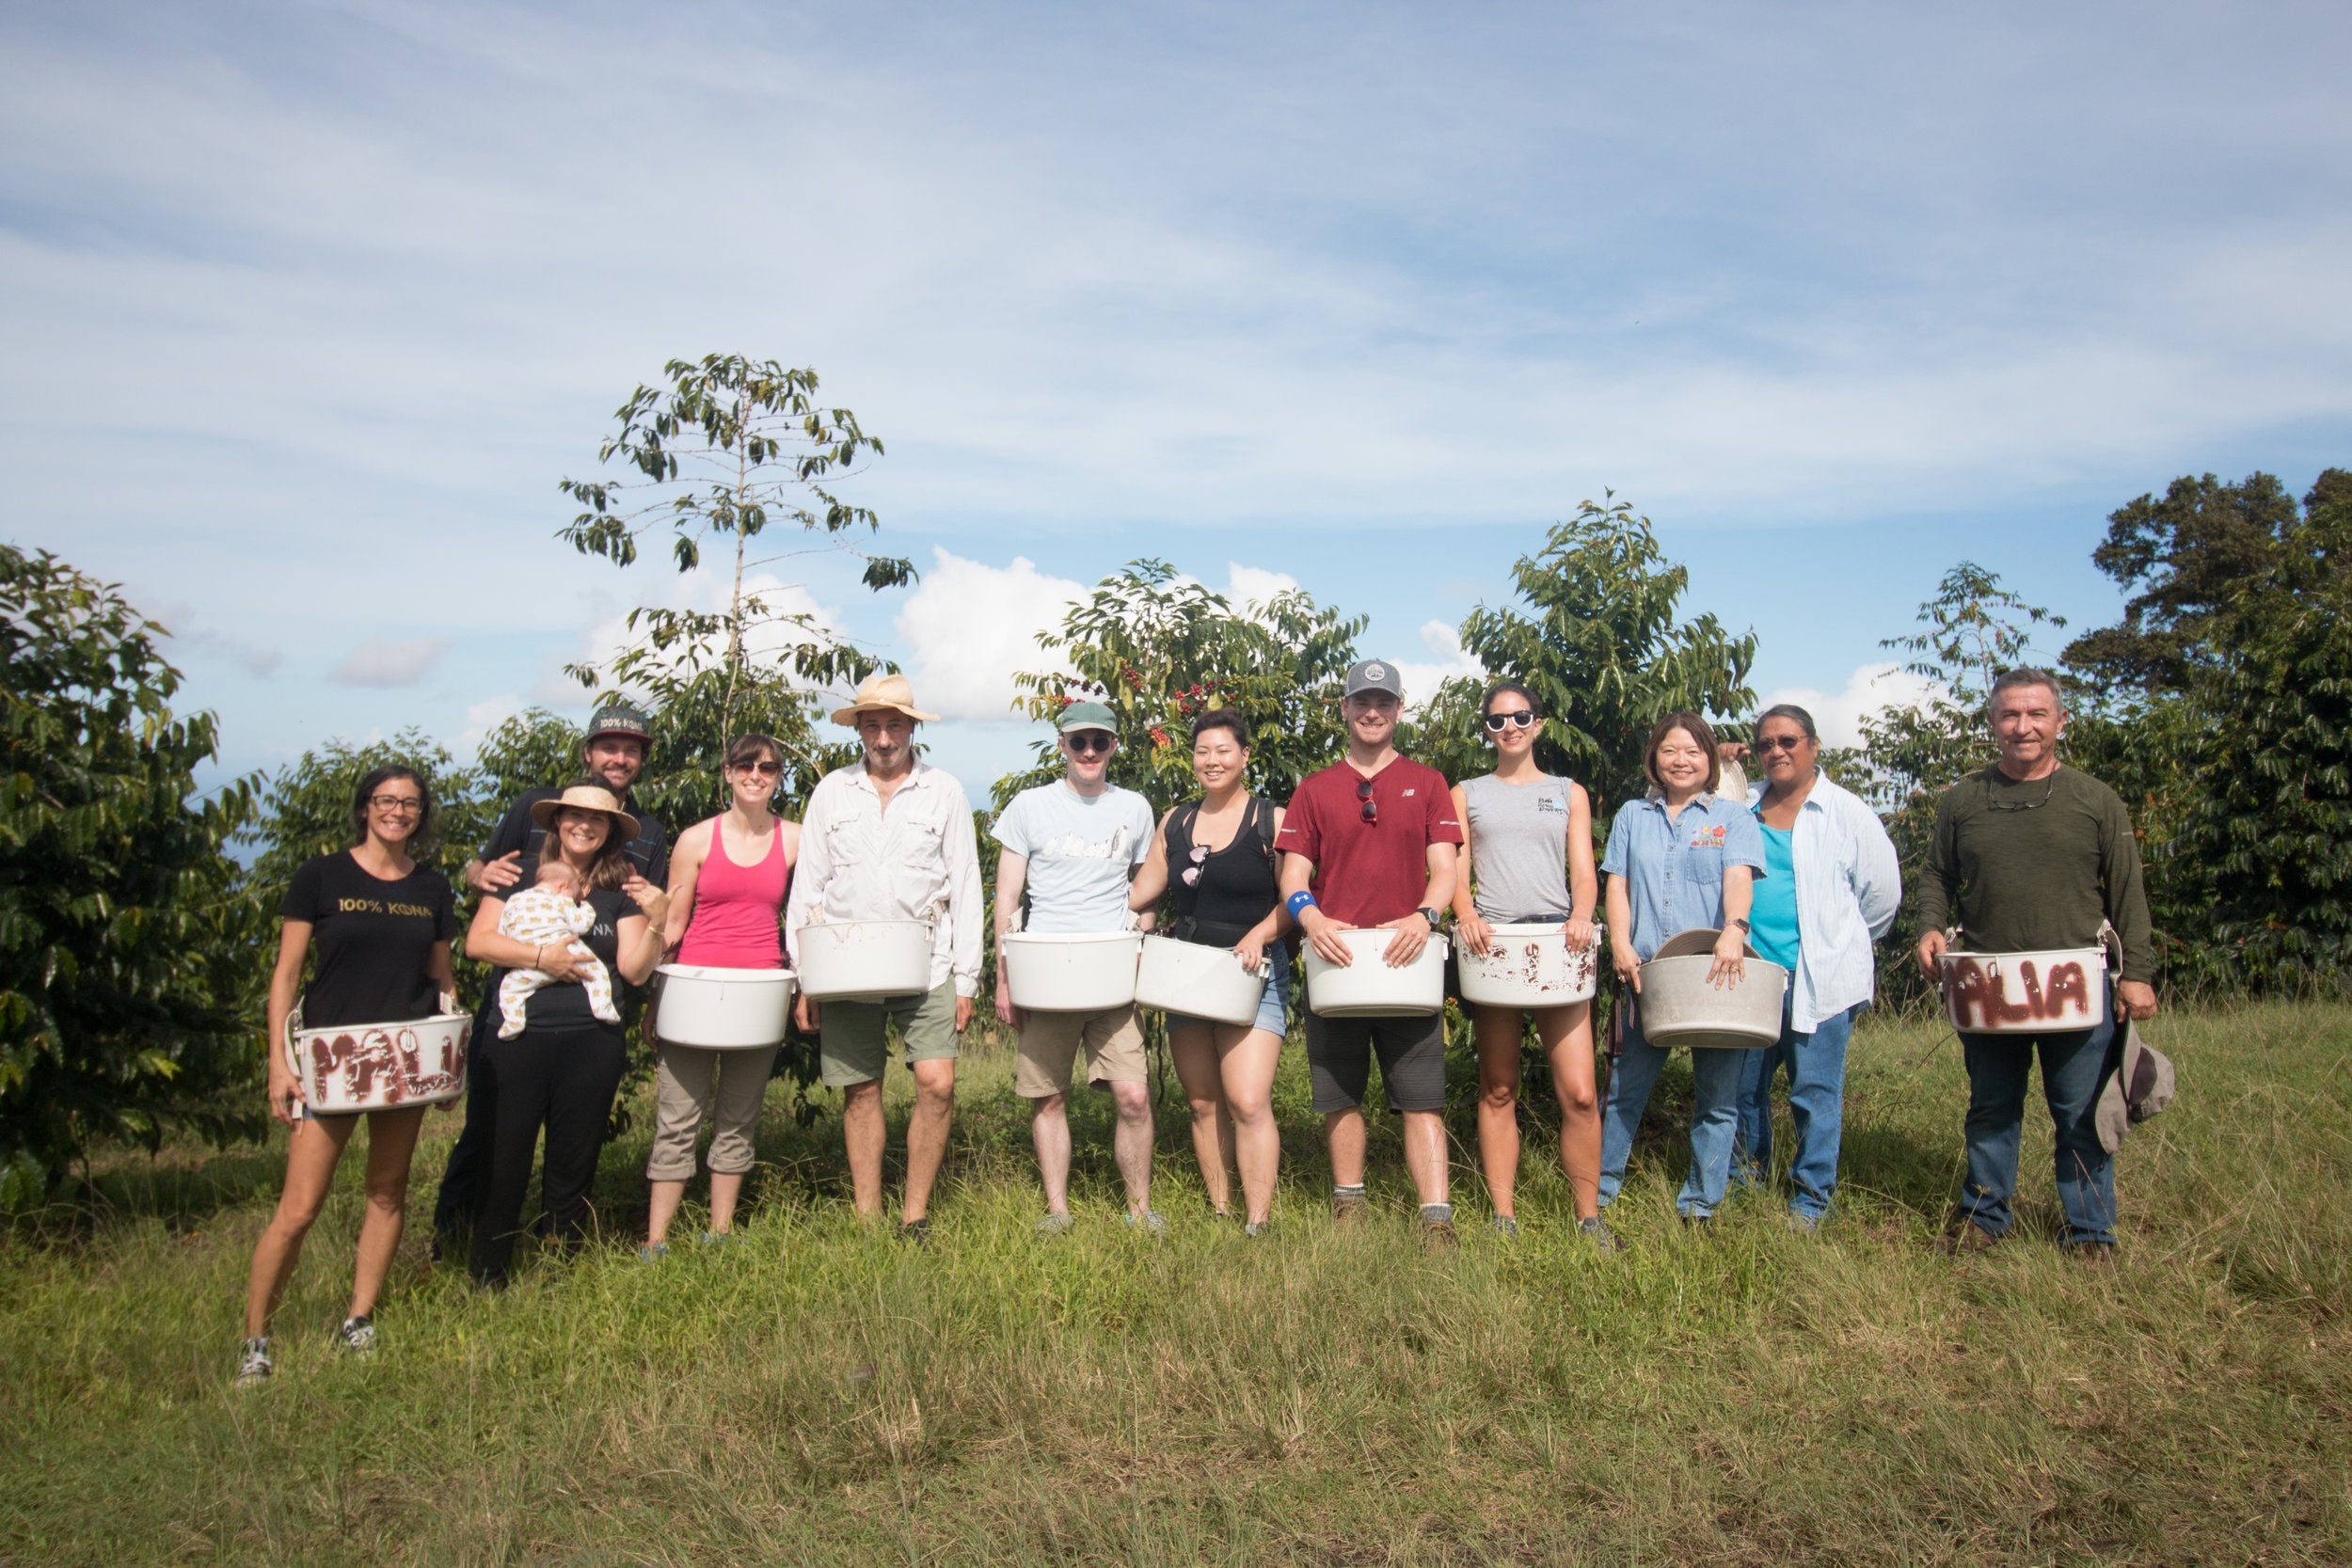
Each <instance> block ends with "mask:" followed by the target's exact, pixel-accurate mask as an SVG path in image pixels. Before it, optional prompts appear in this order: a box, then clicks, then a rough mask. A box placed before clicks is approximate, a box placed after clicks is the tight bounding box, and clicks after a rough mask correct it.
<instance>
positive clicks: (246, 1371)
mask: <svg viewBox="0 0 2352 1568" xmlns="http://www.w3.org/2000/svg"><path fill="white" fill-rule="evenodd" d="M277 1370H278V1369H277V1368H276V1367H275V1366H273V1365H271V1363H270V1358H269V1341H268V1340H267V1339H265V1338H264V1339H247V1340H246V1342H245V1359H244V1360H242V1361H240V1362H238V1363H237V1386H238V1387H240V1388H250V1387H252V1386H254V1385H255V1384H258V1383H267V1382H268V1381H269V1380H270V1377H271V1374H273V1373H274V1372H276V1371H277Z"/></svg>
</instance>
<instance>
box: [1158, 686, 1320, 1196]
mask: <svg viewBox="0 0 2352 1568" xmlns="http://www.w3.org/2000/svg"><path fill="white" fill-rule="evenodd" d="M1248 768H1249V751H1248V730H1247V728H1246V727H1245V726H1244V724H1243V721H1242V717H1241V715H1240V714H1238V713H1235V712H1234V711H1233V710H1232V708H1216V709H1213V710H1212V711H1210V712H1208V713H1204V714H1202V715H1201V716H1200V718H1199V719H1198V720H1197V721H1194V723H1193V726H1192V772H1193V777H1194V778H1196V779H1199V780H1200V788H1201V798H1200V800H1192V801H1187V802H1185V803H1184V805H1181V806H1178V807H1176V808H1175V809H1174V810H1173V811H1170V812H1169V813H1168V815H1167V816H1164V817H1162V818H1161V819H1160V827H1159V832H1156V833H1154V834H1152V848H1151V852H1150V853H1149V854H1148V855H1147V856H1146V857H1145V859H1144V863H1143V864H1142V866H1141V867H1140V868H1139V869H1137V871H1136V879H1135V885H1134V886H1133V887H1132V888H1131V889H1129V895H1128V900H1127V902H1128V907H1129V908H1131V909H1136V910H1149V909H1151V908H1152V907H1153V906H1155V905H1156V904H1158V903H1159V901H1160V897H1161V895H1162V894H1163V893H1165V894H1166V895H1168V902H1169V904H1170V906H1171V907H1172V913H1173V915H1174V920H1173V923H1172V925H1171V926H1170V927H1169V930H1168V934H1169V935H1170V936H1173V937H1176V938H1177V939H1179V940H1180V941H1184V942H1202V943H1205V944H1207V945H1210V946H1214V947H1230V948H1232V950H1233V954H1234V956H1235V957H1236V958H1240V959H1241V961H1242V963H1243V965H1244V966H1245V967H1246V968H1248V969H1252V970H1255V971H1257V972H1258V973H1260V974H1267V975H1268V976H1269V983H1268V984H1267V986H1266V988H1265V990H1264V992H1263V994H1262V995H1261V997H1260V999H1259V1004H1258V1016H1257V1018H1256V1019H1255V1020H1253V1021H1252V1022H1248V1023H1215V1022H1210V1021H1208V1020H1206V1019H1199V1018H1186V1017H1184V1016H1182V1015H1180V1014H1176V1013H1170V1014H1169V1015H1168V1055H1169V1056H1170V1057H1171V1058H1173V1059H1174V1061H1175V1064H1176V1076H1177V1079H1178V1080H1179V1081H1180V1082H1182V1083H1183V1085H1184V1097H1185V1098H1186V1099H1187V1100H1189V1101H1192V1151H1193V1154H1194V1156H1195V1157H1196V1158H1198V1159H1199V1160H1200V1180H1201V1183H1202V1185H1203V1186H1204V1187H1205V1188H1206V1189H1207V1190H1208V1196H1209V1206H1210V1208H1212V1209H1213V1210H1215V1211H1216V1212H1217V1213H1219V1214H1227V1213H1230V1212H1231V1206H1232V1180H1231V1178H1230V1176H1229V1175H1228V1173H1229V1171H1232V1170H1233V1169H1236V1168H1238V1170H1239V1171H1240V1173H1241V1188H1242V1200H1243V1202H1244V1203H1245V1205H1247V1224H1248V1232H1249V1234H1250V1235H1252V1236H1256V1235H1259V1234H1262V1233H1263V1229H1264V1227H1265V1225H1266V1223H1267V1222H1268V1220H1270V1219H1271V1218H1272V1216H1273V1212H1274V1180H1275V1175H1276V1171H1277V1168H1278V1166H1279V1163H1280V1161H1281V1157H1282V1140H1281V1133H1280V1132H1279V1129H1278V1128H1276V1126H1275V1125H1274V1069H1275V1068H1276V1066H1277V1065H1278V1064H1279V1061H1280V1059H1281V1054H1282V1041H1283V1038H1284V1037H1285V1033H1286V1031H1287V1030H1288V1028H1289V1019H1288V1009H1289V1006H1290V990H1291V987H1290V978H1291V956H1290V950H1289V949H1288V948H1287V947H1285V946H1283V945H1282V944H1281V943H1280V942H1278V941H1276V940H1275V939H1276V938H1278V937H1279V936H1280V935H1281V934H1282V932H1283V930H1284V929H1285V928H1286V927H1288V926H1289V924H1290V917H1289V916H1288V915H1287V914H1285V913H1284V912H1283V911H1282V892H1281V888H1280V886H1279V884H1278V883H1277V881H1276V879H1275V870H1274V835H1275V834H1276V833H1277V832H1280V831H1281V826H1282V811H1281V808H1280V807H1279V806H1277V805H1276V804H1275V803H1274V802H1273V801H1271V800H1260V799H1259V798H1258V797H1256V796H1254V795H1252V794H1250V793H1249V791H1248V787H1247V786H1246V784H1244V779H1245V776H1246V775H1247V773H1248Z"/></svg>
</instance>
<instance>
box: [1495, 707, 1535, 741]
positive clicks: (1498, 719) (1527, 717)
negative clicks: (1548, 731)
mask: <svg viewBox="0 0 2352 1568" xmlns="http://www.w3.org/2000/svg"><path fill="white" fill-rule="evenodd" d="M1541 722H1543V721H1542V720H1540V719H1538V718H1537V717H1536V716H1535V710H1534V708H1525V707H1522V708H1514V709H1513V710H1512V711H1511V712H1509V713H1490V714H1488V715H1486V728H1487V730H1488V732H1489V733H1491V734H1494V735H1501V734H1502V732H1503V731H1504V730H1506V729H1514V730H1523V729H1526V728H1528V727H1529V726H1531V725H1534V724H1539V723H1541Z"/></svg>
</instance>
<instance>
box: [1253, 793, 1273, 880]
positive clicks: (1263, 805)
mask: <svg viewBox="0 0 2352 1568" xmlns="http://www.w3.org/2000/svg"><path fill="white" fill-rule="evenodd" d="M1249 817H1250V821H1251V822H1252V823H1254V824H1255V825H1256V827H1257V830H1258V853H1260V854H1261V855H1263V856H1264V857H1265V863H1266V864H1268V865H1275V864H1276V861H1275V857H1274V802H1273V801H1271V800H1267V799H1265V798H1264V797H1263V796H1258V797H1255V798H1253V799H1252V800H1250V802H1249Z"/></svg>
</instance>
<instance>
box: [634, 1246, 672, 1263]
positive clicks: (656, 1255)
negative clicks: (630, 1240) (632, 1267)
mask: <svg viewBox="0 0 2352 1568" xmlns="http://www.w3.org/2000/svg"><path fill="white" fill-rule="evenodd" d="M669 1256H670V1243H667V1242H647V1243H645V1244H644V1246H641V1247H639V1248H638V1249H637V1260H638V1261H639V1262H640V1263H659V1262H660V1261H661V1260H662V1259H664V1258H667V1257H669Z"/></svg>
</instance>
